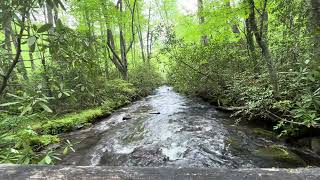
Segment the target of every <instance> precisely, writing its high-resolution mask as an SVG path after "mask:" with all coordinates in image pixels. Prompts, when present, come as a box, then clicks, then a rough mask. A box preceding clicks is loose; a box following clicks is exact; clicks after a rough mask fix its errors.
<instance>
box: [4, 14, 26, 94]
mask: <svg viewBox="0 0 320 180" xmlns="http://www.w3.org/2000/svg"><path fill="white" fill-rule="evenodd" d="M26 14H27V13H26V12H24V13H23V14H22V18H21V27H20V32H19V34H18V36H17V40H16V43H17V49H16V55H15V57H14V59H13V62H12V63H11V65H10V67H9V69H8V70H7V73H6V74H5V75H4V76H2V84H1V86H0V97H1V95H3V93H4V90H5V89H6V87H7V85H8V81H9V79H10V76H11V74H12V72H13V70H14V68H15V67H16V65H17V64H18V62H19V58H20V55H21V38H22V35H23V32H24V30H25V20H26V17H25V16H26Z"/></svg>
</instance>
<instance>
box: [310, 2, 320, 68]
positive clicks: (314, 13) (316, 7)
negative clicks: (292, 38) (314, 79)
mask: <svg viewBox="0 0 320 180" xmlns="http://www.w3.org/2000/svg"><path fill="white" fill-rule="evenodd" d="M311 28H312V34H313V36H314V40H313V41H314V50H313V52H314V55H313V57H314V61H315V62H319V61H320V0H311Z"/></svg>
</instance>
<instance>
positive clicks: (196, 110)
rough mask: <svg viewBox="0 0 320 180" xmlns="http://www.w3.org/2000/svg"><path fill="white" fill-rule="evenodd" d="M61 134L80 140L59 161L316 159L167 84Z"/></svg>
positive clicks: (271, 162) (242, 163)
mask: <svg viewBox="0 0 320 180" xmlns="http://www.w3.org/2000/svg"><path fill="white" fill-rule="evenodd" d="M124 117H130V118H124ZM123 119H129V120H123ZM260 131H261V132H260ZM63 138H66V139H69V140H71V141H72V142H79V143H78V144H77V145H76V147H75V149H76V152H75V153H70V154H68V155H67V156H65V157H64V158H63V160H62V161H61V162H60V164H64V165H93V166H102V165H107V166H151V167H154V166H168V167H219V168H254V167H301V166H306V165H318V164H310V163H309V162H308V161H306V160H305V159H304V160H305V161H304V160H302V158H300V156H301V155H302V156H303V157H304V158H306V157H307V158H308V157H309V158H310V159H311V158H312V159H314V157H317V156H316V155H315V154H312V153H310V152H309V151H307V150H298V152H297V149H294V150H290V149H293V148H292V147H290V146H288V145H286V144H285V143H284V142H283V141H282V140H280V139H277V138H276V137H275V136H274V135H272V134H270V132H264V131H263V130H259V132H258V130H257V129H252V128H249V127H247V126H235V125H234V122H233V120H231V119H230V118H228V116H227V115H225V114H223V113H222V112H219V111H217V110H215V108H214V107H212V106H210V105H209V104H207V103H205V102H203V101H202V100H200V99H197V98H187V97H185V96H182V95H179V94H178V93H176V92H174V91H173V90H172V88H171V87H168V86H163V87H160V88H159V89H157V90H156V92H155V93H154V94H153V95H151V96H148V97H146V98H145V99H143V100H141V101H138V102H135V103H133V104H132V105H130V106H128V107H125V108H122V109H120V110H119V111H117V112H115V113H114V114H113V115H112V116H111V117H109V118H107V119H104V120H102V121H101V122H100V123H98V124H95V125H94V126H93V127H91V128H89V129H84V130H80V131H76V132H73V133H70V134H66V135H64V137H63ZM306 152H309V153H306ZM297 154H299V155H300V156H298V155H297ZM317 162H320V161H317Z"/></svg>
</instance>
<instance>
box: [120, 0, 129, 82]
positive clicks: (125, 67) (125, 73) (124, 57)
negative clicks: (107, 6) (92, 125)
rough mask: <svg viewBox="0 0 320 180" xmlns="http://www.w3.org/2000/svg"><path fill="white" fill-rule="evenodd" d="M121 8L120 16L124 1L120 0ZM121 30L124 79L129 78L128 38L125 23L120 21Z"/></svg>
mask: <svg viewBox="0 0 320 180" xmlns="http://www.w3.org/2000/svg"><path fill="white" fill-rule="evenodd" d="M118 2H119V9H120V16H123V1H122V0H119V1H118ZM119 31H120V34H119V35H120V51H121V60H122V65H123V71H122V73H121V75H122V78H123V79H124V80H128V59H127V48H126V40H125V35H124V31H123V24H122V23H121V22H120V24H119Z"/></svg>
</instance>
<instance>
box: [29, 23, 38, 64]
mask: <svg viewBox="0 0 320 180" xmlns="http://www.w3.org/2000/svg"><path fill="white" fill-rule="evenodd" d="M28 23H29V24H30V23H31V22H30V19H29V21H28ZM28 36H29V37H30V36H31V28H30V26H29V27H28ZM29 61H30V64H31V69H32V70H35V69H36V66H35V63H34V58H33V52H32V51H31V50H30V49H29Z"/></svg>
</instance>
